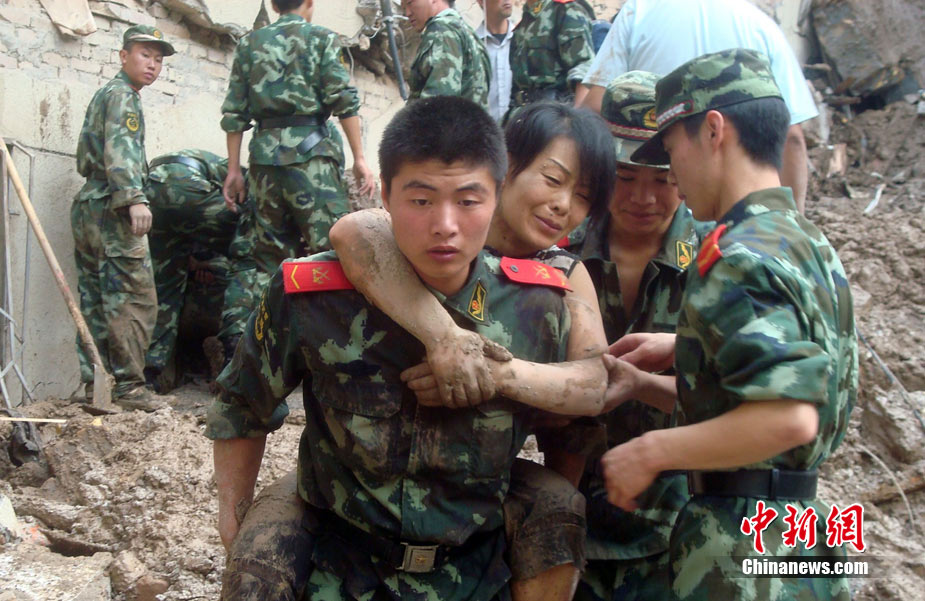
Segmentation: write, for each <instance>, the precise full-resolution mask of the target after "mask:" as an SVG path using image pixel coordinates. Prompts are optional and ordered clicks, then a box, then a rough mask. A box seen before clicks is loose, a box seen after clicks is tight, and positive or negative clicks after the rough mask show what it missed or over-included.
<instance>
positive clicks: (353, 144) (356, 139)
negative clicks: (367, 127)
mask: <svg viewBox="0 0 925 601" xmlns="http://www.w3.org/2000/svg"><path fill="white" fill-rule="evenodd" d="M340 126H341V127H343V128H344V135H346V136H347V144H349V145H350V152H352V153H353V160H354V161H365V160H366V156H365V154H364V153H363V138H362V136H361V135H360V117H359V116H358V115H354V116H352V117H347V118H345V119H341V120H340Z"/></svg>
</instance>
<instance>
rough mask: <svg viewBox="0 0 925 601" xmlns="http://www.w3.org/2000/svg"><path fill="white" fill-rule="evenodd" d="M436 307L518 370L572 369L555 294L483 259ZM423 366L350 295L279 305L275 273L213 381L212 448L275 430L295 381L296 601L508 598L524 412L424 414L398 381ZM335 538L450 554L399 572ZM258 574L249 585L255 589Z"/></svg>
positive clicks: (509, 406) (495, 406) (286, 300)
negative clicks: (529, 366) (535, 366)
mask: <svg viewBox="0 0 925 601" xmlns="http://www.w3.org/2000/svg"><path fill="white" fill-rule="evenodd" d="M333 258H334V255H333V253H327V254H322V255H318V256H315V257H313V259H315V260H331V259H333ZM293 264H294V265H297V266H298V265H299V263H298V262H296V263H293ZM303 266H304V267H305V268H308V267H309V265H307V264H304V262H303ZM322 269H324V268H322ZM291 275H292V274H291V273H290V276H291ZM313 275H318V274H313ZM325 275H326V274H325ZM319 279H322V280H323V279H324V278H319ZM438 296H439V298H440V299H441V302H443V304H444V305H445V306H446V307H447V308H448V310H449V311H450V313H451V314H452V315H453V316H454V319H456V320H457V321H458V322H459V323H460V324H461V325H463V326H464V327H467V328H470V329H474V330H475V331H478V332H480V333H482V334H484V335H486V336H488V337H489V338H491V339H492V340H495V341H496V342H499V343H501V344H503V345H505V346H507V347H508V348H510V349H511V350H512V351H513V352H514V353H515V354H516V355H519V356H523V357H525V358H528V359H529V360H533V361H540V362H556V361H562V360H563V359H564V357H565V351H566V343H567V338H568V330H569V318H568V312H567V310H566V309H565V306H564V303H563V300H562V296H561V294H560V293H559V291H556V290H553V289H551V288H547V287H540V286H528V287H524V286H523V285H521V284H516V283H514V282H513V281H510V280H508V279H507V278H506V276H504V275H502V274H501V271H500V258H499V257H497V256H493V255H490V254H487V253H482V254H481V255H480V256H479V258H477V260H476V261H475V262H474V263H473V269H472V273H471V274H470V276H469V279H468V280H467V282H466V284H465V285H464V286H463V288H462V289H461V290H460V291H459V292H458V293H457V294H455V295H453V296H451V297H444V296H442V295H438ZM477 299H481V300H483V301H484V302H483V303H481V304H479V303H475V304H473V302H472V301H473V300H477ZM519 324H523V325H519ZM528 326H529V327H528ZM423 358H424V348H423V345H421V344H420V343H419V342H418V341H417V340H415V339H414V338H413V337H412V336H411V335H410V334H408V333H407V332H405V331H404V330H402V329H400V328H398V327H397V326H396V325H395V323H394V322H393V321H392V320H391V319H389V318H388V317H387V316H385V315H384V314H383V313H381V312H380V311H379V310H378V309H376V308H374V307H372V306H371V305H369V304H368V303H367V302H366V301H365V299H363V297H362V296H361V295H360V294H358V293H357V292H355V291H352V290H344V291H330V292H315V293H308V294H288V295H287V294H284V293H283V276H282V271H281V272H278V273H277V274H276V276H274V278H273V280H272V281H271V284H270V286H269V288H268V290H267V291H266V293H265V296H264V298H263V300H262V301H261V303H260V306H259V307H258V309H257V311H255V314H254V316H253V317H252V318H251V320H250V322H249V324H248V328H247V332H246V333H245V337H244V339H243V340H242V343H241V344H240V345H239V346H238V351H237V352H236V354H235V357H234V359H233V361H232V364H231V366H230V367H229V369H227V370H226V371H225V372H224V373H223V375H222V377H221V378H220V382H221V384H222V385H223V387H224V388H225V390H226V392H224V393H223V395H222V397H221V399H220V400H218V401H216V403H215V404H214V405H213V407H212V409H211V411H210V414H209V417H208V421H207V430H206V435H207V436H209V437H210V438H213V439H225V438H237V437H241V436H256V435H261V434H264V433H266V432H268V431H271V430H274V429H276V428H278V427H280V425H282V421H283V418H284V417H285V415H286V414H287V412H288V409H287V406H286V403H285V400H284V399H285V398H286V396H287V395H288V394H289V393H290V392H291V391H292V390H293V389H294V388H295V387H296V386H297V385H299V384H300V383H303V381H304V386H303V390H304V391H305V393H304V396H305V406H306V413H307V424H306V427H305V431H304V433H303V437H302V442H301V444H300V450H299V475H298V487H299V493H300V495H301V496H302V498H303V499H305V501H306V503H307V506H308V507H307V509H308V511H306V514H305V517H304V520H303V523H304V524H305V527H306V530H307V531H308V534H307V535H306V536H304V537H303V539H302V541H301V543H300V544H304V545H308V546H310V547H312V548H313V551H312V553H311V558H312V561H311V565H310V566H306V568H305V569H306V572H305V574H304V582H305V587H304V590H303V591H301V594H302V597H301V598H303V599H309V598H311V599H315V598H319V599H320V598H325V599H360V598H363V599H387V598H393V599H398V598H401V599H418V600H429V601H430V600H433V601H436V600H438V599H440V600H445V599H473V600H478V599H494V598H498V597H499V595H500V596H501V597H502V598H503V597H504V596H506V594H507V587H506V582H507V580H508V578H509V577H510V571H509V568H508V566H507V565H506V564H505V562H504V559H503V554H504V546H505V543H504V540H505V537H504V530H503V528H504V516H503V512H502V503H503V501H504V499H505V495H506V494H507V491H508V487H509V481H510V472H511V467H512V465H513V463H514V459H515V457H516V455H517V452H518V451H519V450H520V448H521V446H522V444H523V441H524V439H525V438H526V435H527V433H528V432H527V420H528V419H529V417H530V416H531V415H532V413H533V412H532V411H530V410H527V409H525V408H524V407H523V406H521V405H518V404H516V403H512V402H510V401H508V400H506V399H503V398H499V399H496V400H493V401H491V402H488V403H484V404H482V405H479V406H478V407H475V408H470V409H446V408H428V407H423V406H420V405H418V404H417V402H416V401H415V399H414V396H413V394H412V393H411V391H410V390H409V389H408V388H407V387H406V386H405V385H404V384H403V383H402V382H401V381H400V379H399V374H400V372H401V371H402V370H403V369H405V368H407V367H410V366H412V365H415V364H417V363H419V362H420V361H421V360H422V359H423ZM343 523H348V524H352V525H354V526H356V527H361V528H363V529H364V530H371V531H372V532H375V533H376V534H377V535H378V536H379V537H386V538H388V539H389V540H392V541H395V542H397V541H399V540H405V541H419V542H418V543H417V544H439V545H446V546H447V548H450V549H455V550H451V551H450V552H449V556H448V559H447V560H446V562H445V563H443V564H442V565H440V566H439V567H436V568H435V569H434V570H433V571H432V572H429V573H422V574H416V573H413V572H408V571H397V570H396V569H395V568H394V567H393V566H392V565H390V563H389V562H386V561H385V560H383V559H381V558H380V557H377V556H375V555H372V554H371V553H370V550H369V548H365V547H358V545H357V544H351V543H345V542H344V541H343V537H342V536H341V535H339V534H338V533H337V531H336V528H337V527H338V526H336V525H335V524H343ZM339 536H340V538H339ZM257 568H259V566H256V567H254V566H252V567H250V568H249V567H248V566H243V569H242V572H249V573H250V574H251V575H252V576H257V575H258V572H257V571H255V569H257ZM233 584H234V583H228V582H226V583H225V586H226V590H227V587H229V586H230V585H233ZM268 594H272V593H268ZM284 598H285V597H284ZM297 598H298V597H297Z"/></svg>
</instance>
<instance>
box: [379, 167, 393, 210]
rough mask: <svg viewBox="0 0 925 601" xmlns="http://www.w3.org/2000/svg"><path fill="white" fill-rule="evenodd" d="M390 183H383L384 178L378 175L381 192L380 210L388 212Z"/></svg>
mask: <svg viewBox="0 0 925 601" xmlns="http://www.w3.org/2000/svg"><path fill="white" fill-rule="evenodd" d="M390 183H391V182H387V181H385V178H384V177H382V174H381V173H380V174H379V189H380V190H382V208H383V209H385V210H386V211H388V210H389V192H390V191H391V190H390V187H389V184H390Z"/></svg>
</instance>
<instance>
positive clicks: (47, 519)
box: [16, 495, 82, 532]
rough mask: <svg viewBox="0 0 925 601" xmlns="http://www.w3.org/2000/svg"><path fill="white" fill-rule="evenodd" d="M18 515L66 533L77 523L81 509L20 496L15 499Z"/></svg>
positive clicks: (37, 498)
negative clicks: (34, 519)
mask: <svg viewBox="0 0 925 601" xmlns="http://www.w3.org/2000/svg"><path fill="white" fill-rule="evenodd" d="M16 507H17V509H18V511H19V513H20V515H31V516H32V517H34V518H37V519H38V520H40V521H41V522H42V523H43V524H45V525H46V526H49V527H51V528H56V529H58V530H63V531H65V532H68V531H70V530H71V528H72V527H73V526H74V522H76V521H77V519H78V517H79V515H80V510H81V509H82V508H81V507H74V506H73V505H68V504H66V503H58V502H56V501H50V500H48V499H42V498H39V497H33V496H29V495H22V496H19V497H18V498H17V499H16Z"/></svg>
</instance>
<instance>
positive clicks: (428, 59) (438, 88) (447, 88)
mask: <svg viewBox="0 0 925 601" xmlns="http://www.w3.org/2000/svg"><path fill="white" fill-rule="evenodd" d="M415 68H416V69H417V70H418V74H419V76H420V79H421V81H422V85H421V92H420V97H421V98H429V97H431V96H458V95H459V93H460V92H461V91H462V87H463V82H462V77H463V71H464V66H463V48H462V45H461V44H460V43H459V38H458V37H457V36H456V35H455V34H454V33H453V32H451V31H446V30H443V31H441V32H437V31H435V32H434V35H433V37H431V39H430V40H428V45H427V47H426V48H425V49H424V50H423V51H422V52H420V53H419V54H418V60H417V61H415V65H414V66H412V69H415Z"/></svg>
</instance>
